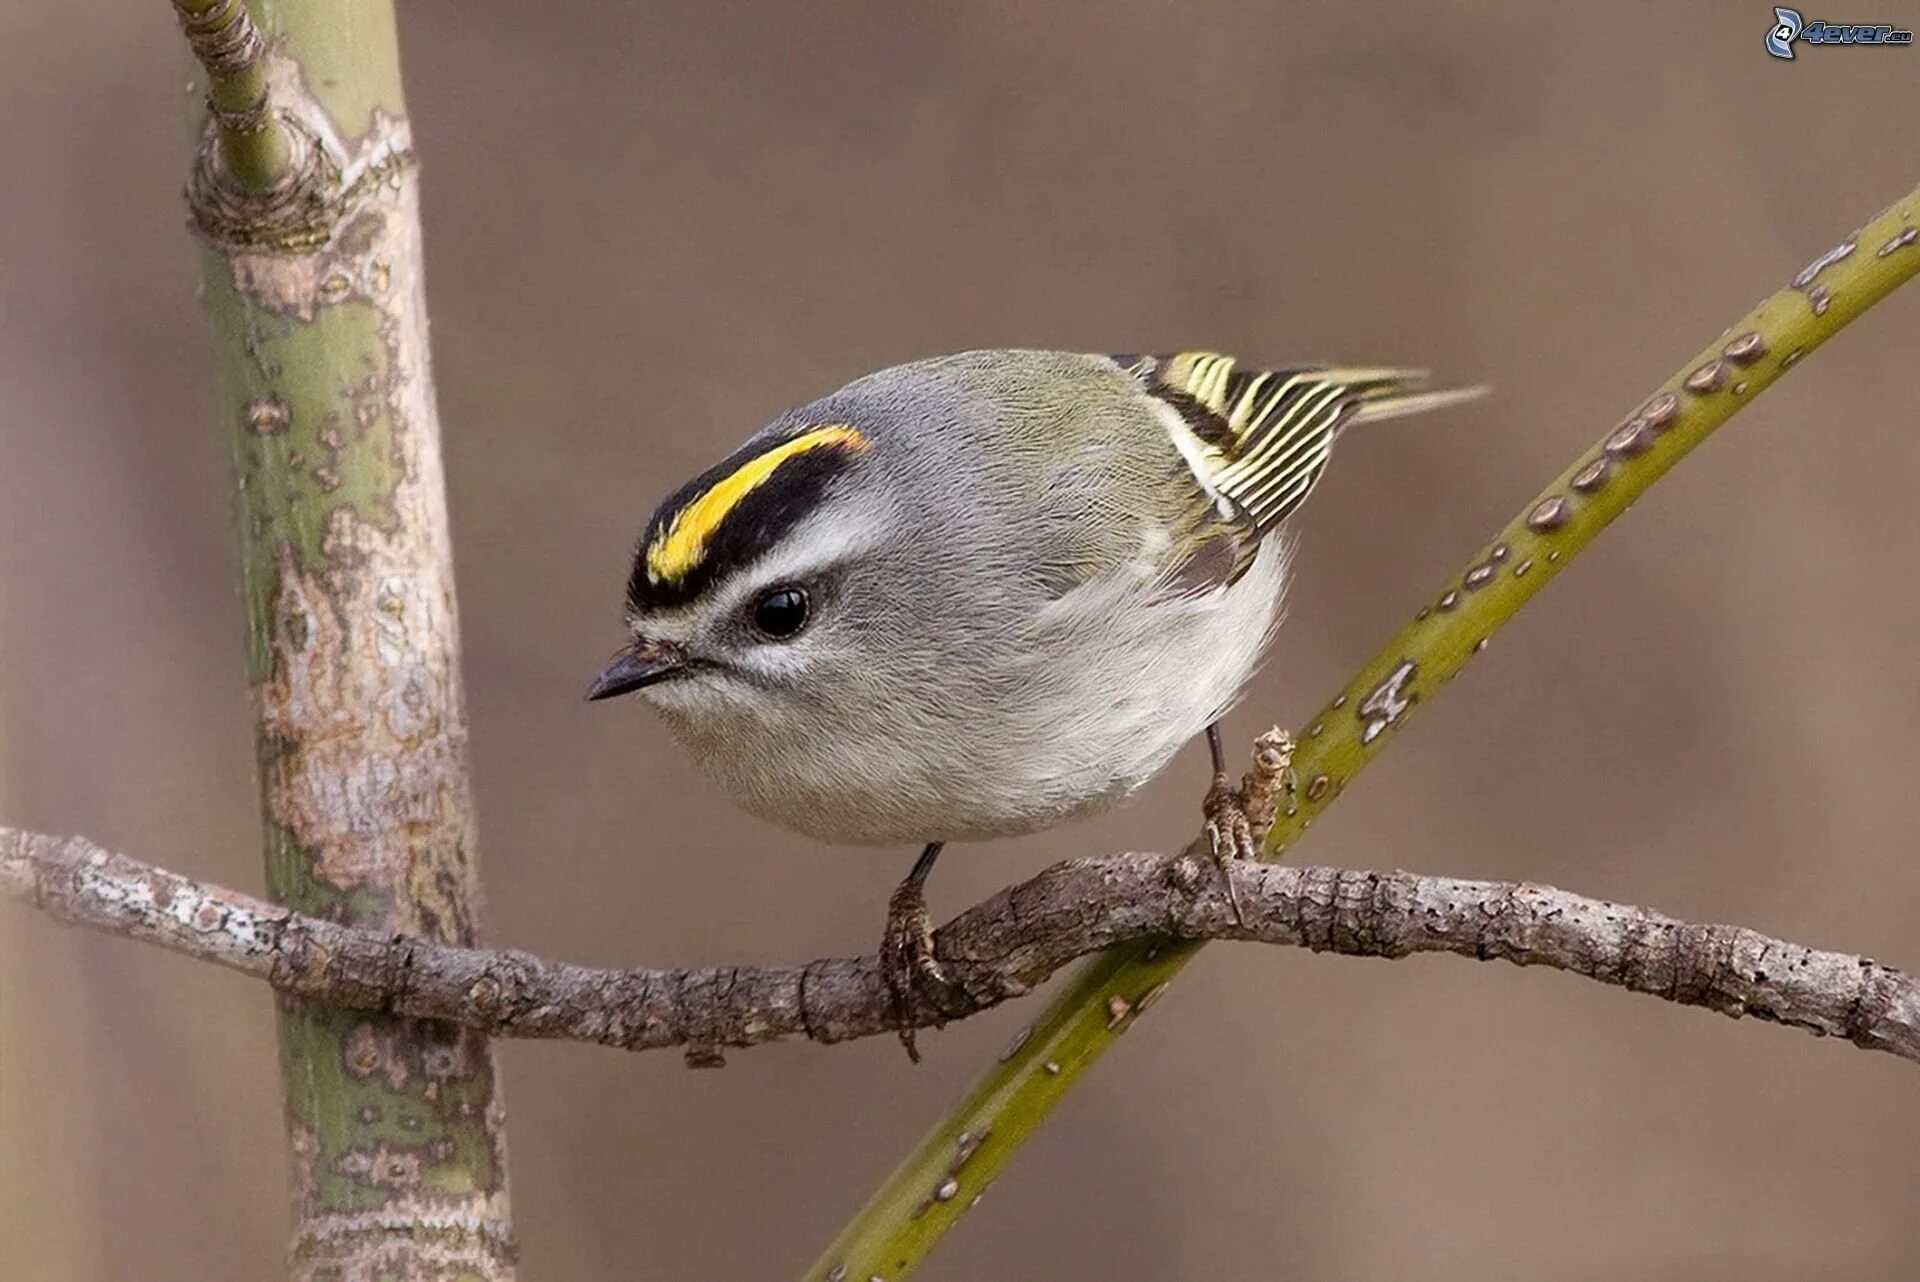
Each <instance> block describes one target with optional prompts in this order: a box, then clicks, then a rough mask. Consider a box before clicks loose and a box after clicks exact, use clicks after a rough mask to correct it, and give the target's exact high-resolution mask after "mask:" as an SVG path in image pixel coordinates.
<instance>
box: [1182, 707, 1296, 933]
mask: <svg viewBox="0 0 1920 1282" xmlns="http://www.w3.org/2000/svg"><path fill="white" fill-rule="evenodd" d="M1207 749H1208V751H1209V752H1210V753H1211V754H1212V756H1213V783H1212V785H1211V786H1210V787H1208V789H1207V797H1206V800H1205V802H1203V803H1202V806H1201V809H1202V813H1204V814H1205V816H1206V840H1207V846H1208V848H1209V849H1210V850H1211V851H1212V854H1213V859H1214V862H1215V863H1217V864H1218V865H1220V871H1221V874H1222V875H1226V873H1227V864H1228V863H1230V862H1231V861H1233V860H1235V859H1251V858H1253V857H1254V856H1255V855H1257V854H1258V853H1259V841H1258V839H1257V838H1256V836H1255V833H1256V832H1258V833H1261V834H1264V833H1265V832H1266V830H1267V829H1268V828H1270V827H1271V826H1272V825H1273V816H1274V813H1275V812H1276V811H1277V810H1278V809H1279V804H1280V793H1281V791H1282V790H1283V789H1286V788H1291V787H1292V783H1291V779H1292V773H1293V740H1292V739H1291V738H1290V737H1288V735H1287V733H1286V732H1285V731H1284V730H1281V729H1279V728H1278V727H1275V728H1274V729H1272V730H1269V731H1267V733H1265V734H1263V735H1261V736H1260V737H1259V738H1258V739H1257V740H1255V741H1254V745H1253V768H1252V769H1251V770H1249V771H1247V773H1246V774H1245V775H1244V776H1242V778H1241V780H1240V784H1239V786H1238V787H1235V786H1234V783H1233V780H1232V779H1230V778H1229V777H1228V776H1227V754H1226V751H1225V749H1224V748H1222V747H1221V744H1220V727H1219V726H1218V725H1217V724H1215V725H1210V726H1208V727H1207ZM1227 894H1228V897H1229V898H1230V899H1231V900H1232V901H1233V916H1234V920H1235V921H1237V922H1239V923H1240V924H1241V925H1243V926H1244V925H1245V924H1246V919H1245V918H1244V917H1243V916H1242V915H1241V912H1240V896H1239V894H1238V893H1237V892H1235V890H1234V889H1233V881H1232V878H1231V877H1229V878H1228V881H1227Z"/></svg>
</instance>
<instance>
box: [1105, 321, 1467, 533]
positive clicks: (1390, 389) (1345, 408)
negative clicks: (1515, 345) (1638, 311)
mask: <svg viewBox="0 0 1920 1282" xmlns="http://www.w3.org/2000/svg"><path fill="white" fill-rule="evenodd" d="M1114 360H1115V361H1117V362H1118V363H1119V364H1120V365H1121V366H1122V367H1123V368H1125V369H1126V370H1127V371H1128V372H1129V373H1131V374H1132V375H1133V376H1134V377H1135V378H1136V379H1138V380H1139V382H1140V383H1141V385H1142V387H1144V388H1145V389H1146V391H1147V393H1148V394H1149V395H1151V396H1154V397H1157V398H1158V399H1160V400H1161V401H1164V402H1166V403H1167V404H1168V405H1171V406H1172V407H1173V408H1174V409H1175V410H1176V411H1178V415H1179V422H1178V424H1177V426H1173V427H1171V428H1170V430H1171V431H1173V433H1174V444H1175V445H1176V446H1178V447H1179V449H1180V453H1181V455H1182V457H1184V458H1185V459H1186V461H1187V465H1188V467H1190V468H1191V469H1192V470H1193V474H1194V476H1195V478H1196V479H1197V480H1198V481H1199V482H1200V485H1201V488H1202V489H1204V490H1205V491H1206V493H1207V495H1208V496H1209V497H1210V498H1211V499H1212V500H1213V501H1214V502H1215V504H1217V505H1221V506H1223V507H1224V508H1225V509H1227V510H1228V511H1230V512H1231V514H1232V515H1234V516H1238V517H1240V518H1242V519H1244V520H1245V521H1247V522H1250V523H1251V524H1252V526H1253V528H1254V529H1255V531H1257V532H1258V533H1259V534H1261V535H1264V534H1266V533H1267V532H1268V531H1270V530H1272V529H1273V528H1274V527H1275V526H1277V525H1279V524H1280V522H1282V521H1284V520H1285V519H1286V518H1287V517H1288V516H1290V515H1292V514H1293V512H1295V511H1296V510H1297V509H1298V508H1299V507H1300V505H1301V504H1302V503H1304V502H1306V500H1307V496H1308V495H1309V494H1311V493H1313V487H1314V486H1315V485H1316V484H1318V483H1319V480H1320V476H1321V473H1323V472H1324V471H1325V470H1326V467H1327V459H1328V457H1329V456H1330V455H1331V453H1332V451H1333V442H1334V439H1335V438H1336V437H1337V436H1338V435H1339V434H1340V433H1341V431H1342V430H1344V429H1345V428H1346V427H1348V426H1350V425H1352V424H1355V423H1368V422H1378V421H1380V420H1382V419H1389V418H1399V417H1401V416H1402V415H1406V414H1419V413H1424V412H1425V411H1427V410H1431V409H1438V408H1440V407H1442V406H1445V405H1453V404H1457V403H1458V402H1461V401H1466V400H1472V399H1473V398H1474V397H1476V396H1479V395H1481V394H1482V393H1483V392H1484V391H1485V389H1484V388H1479V387H1468V388H1455V389H1446V390H1441V391H1429V390H1427V387H1426V381H1427V375H1426V371H1424V370H1413V369H1375V368H1369V367H1358V366H1355V367H1339V366H1302V367H1300V368H1296V369H1255V368H1252V367H1248V366H1242V365H1240V364H1239V363H1238V362H1237V361H1235V360H1234V358H1233V357H1231V356H1222V355H1219V354H1217V353H1214V352H1178V353H1175V354H1174V355H1171V356H1116V357H1114Z"/></svg>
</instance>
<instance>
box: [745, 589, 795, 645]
mask: <svg viewBox="0 0 1920 1282" xmlns="http://www.w3.org/2000/svg"><path fill="white" fill-rule="evenodd" d="M806 623H807V594H806V593H805V592H803V591H801V590H800V589H799V588H774V589H772V590H771V591H768V592H764V593H762V594H761V596H760V599H759V600H758V601H755V602H754V603H753V626H754V627H756V628H758V629H760V630H761V631H762V632H764V633H766V634H767V635H768V636H770V637H790V636H792V635H793V634H794V633H796V632H798V631H799V630H800V629H801V628H803V627H805V626H806Z"/></svg>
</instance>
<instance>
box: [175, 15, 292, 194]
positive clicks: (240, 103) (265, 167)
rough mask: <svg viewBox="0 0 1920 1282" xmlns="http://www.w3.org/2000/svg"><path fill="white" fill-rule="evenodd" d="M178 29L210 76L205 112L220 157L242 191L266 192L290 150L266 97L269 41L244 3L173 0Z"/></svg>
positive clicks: (286, 164)
mask: <svg viewBox="0 0 1920 1282" xmlns="http://www.w3.org/2000/svg"><path fill="white" fill-rule="evenodd" d="M173 10H174V14H175V16H177V17H178V18H179V19H180V29H181V30H182V31H183V32H185V33H186V37H187V44H188V46H189V47H191V48H192V50H193V56H194V58H195V59H196V60H198V61H199V63H200V65H201V67H202V68H203V69H204V70H205V71H206V73H207V114H208V115H209V116H210V117H211V119H212V121H213V124H214V128H215V129H216V130H218V132H219V136H220V155H221V158H222V159H223V160H224V161H225V162H226V167H227V172H228V173H230V174H231V175H232V176H233V177H234V178H235V179H236V180H237V181H238V182H239V183H240V184H241V186H243V187H246V188H249V189H252V190H256V191H258V190H263V189H265V188H269V187H272V186H273V185H274V184H275V183H277V182H278V181H280V179H281V178H282V177H283V176H284V175H285V174H286V173H287V170H288V167H289V162H290V159H291V148H290V145H289V142H288V138H287V133H286V130H285V128H284V127H283V126H282V125H281V124H280V122H278V121H276V120H275V119H274V116H273V104H272V102H271V101H269V99H268V95H267V72H266V55H267V45H266V41H265V40H263V39H261V38H260V31H259V28H257V27H256V26H254V23H253V18H252V16H251V15H250V14H248V12H247V6H246V0H173Z"/></svg>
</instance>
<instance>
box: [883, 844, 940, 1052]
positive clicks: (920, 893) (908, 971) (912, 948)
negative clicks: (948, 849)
mask: <svg viewBox="0 0 1920 1282" xmlns="http://www.w3.org/2000/svg"><path fill="white" fill-rule="evenodd" d="M944 844H945V843H943V842H938V841H931V842H928V843H927V848H926V849H925V850H922V851H921V852H920V857H919V858H918V859H916V860H914V861H913V868H912V870H911V871H909V872H908V873H907V876H906V880H904V881H902V882H901V883H900V884H899V886H897V887H895V888H894V892H893V898H892V899H890V900H888V901H887V933H886V935H885V936H884V937H883V938H882V940H881V942H880V959H881V961H882V963H883V964H884V966H885V967H886V972H887V986H888V987H889V988H891V989H892V990H893V1002H894V1008H895V1009H896V1010H897V1011H899V1013H900V1044H901V1045H902V1046H904V1047H906V1048H907V1058H908V1059H910V1060H912V1061H913V1062H914V1063H916V1064H918V1063H919V1062H920V1048H919V1047H918V1046H917V1045H916V1044H915V1043H914V1035H913V1033H914V1030H913V1029H912V1027H911V1026H910V1025H909V1020H910V1019H911V1018H912V1015H913V990H914V985H915V983H916V982H918V983H921V984H924V985H925V986H926V987H927V988H928V989H930V990H931V991H932V993H933V994H936V995H937V994H941V993H945V992H946V991H947V990H949V989H950V988H951V987H952V984H951V983H950V982H949V980H948V979H947V972H946V971H945V970H943V969H942V968H941V966H940V961H939V959H938V958H936V957H935V956H934V955H933V919H932V918H931V917H930V916H928V914H927V894H926V886H927V875H928V874H929V873H931V872H932V871H933V865H934V863H935V862H936V861H938V859H939V858H940V849H941V847H942V846H943V845H944ZM936 1004H937V997H936Z"/></svg>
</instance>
